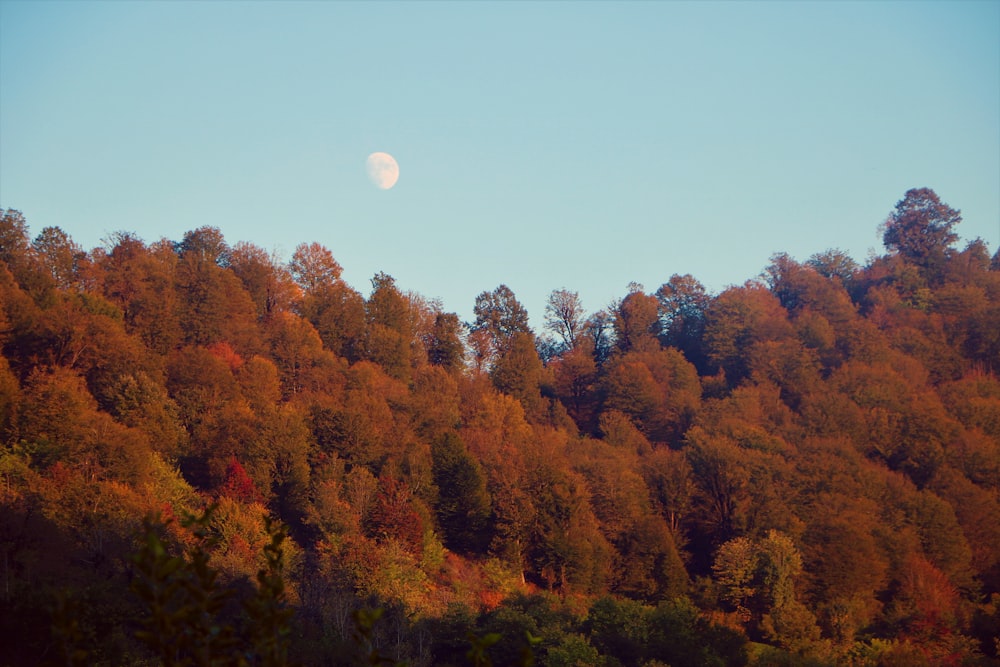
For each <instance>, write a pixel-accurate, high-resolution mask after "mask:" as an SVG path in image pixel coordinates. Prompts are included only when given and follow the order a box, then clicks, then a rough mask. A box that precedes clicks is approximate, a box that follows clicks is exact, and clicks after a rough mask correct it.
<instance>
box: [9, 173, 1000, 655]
mask: <svg viewBox="0 0 1000 667" xmlns="http://www.w3.org/2000/svg"><path fill="white" fill-rule="evenodd" d="M889 202H891V199H890V200H889ZM886 212H887V217H886V219H885V220H884V221H881V227H879V231H880V233H881V235H882V239H883V241H884V253H883V254H879V255H876V254H873V255H872V256H871V257H869V258H867V260H866V262H865V263H864V264H859V263H858V262H857V261H855V260H854V259H852V258H851V257H850V256H848V255H847V254H846V253H845V252H843V251H840V250H836V249H828V250H825V251H821V252H817V254H815V255H813V256H812V257H810V258H808V259H807V260H802V261H800V260H796V259H794V258H792V257H790V256H788V255H787V254H783V253H777V254H775V255H773V256H772V257H771V259H770V263H769V264H768V265H767V266H766V267H765V268H763V269H762V272H761V274H760V275H759V276H756V277H753V278H751V279H749V280H747V282H745V283H744V284H742V285H738V286H732V287H729V288H727V289H724V290H722V291H721V292H719V293H717V294H713V293H710V292H709V291H708V290H706V288H705V287H704V286H703V285H702V284H701V283H700V282H699V281H698V280H697V279H696V278H695V277H693V276H691V275H676V274H674V275H668V272H665V273H664V280H665V282H664V283H663V284H662V285H661V286H659V287H656V288H655V289H652V290H647V289H646V288H645V287H644V286H642V285H637V284H633V285H630V286H628V287H627V290H626V293H625V294H623V295H622V296H621V297H620V298H619V299H616V300H615V301H614V302H613V303H611V304H605V305H603V306H602V307H600V308H599V309H598V310H596V311H587V310H586V309H585V308H584V305H583V303H582V301H581V299H580V297H579V295H578V294H577V293H576V292H573V291H572V290H568V289H559V290H555V291H553V292H552V293H551V295H550V297H549V300H548V304H547V306H546V308H545V312H544V317H543V319H542V320H540V321H543V322H544V324H543V326H542V327H541V330H539V331H535V330H533V329H532V327H531V326H530V325H529V319H528V313H527V312H526V310H525V308H524V307H523V306H522V305H521V303H519V302H518V300H517V297H516V295H515V294H514V293H513V291H512V290H511V289H509V288H508V287H506V286H505V285H499V286H497V287H496V288H495V289H493V290H491V291H484V292H483V293H482V294H480V295H479V297H477V298H476V300H475V307H474V320H473V321H470V322H463V321H461V320H460V318H459V316H458V315H457V314H455V313H454V312H448V311H446V310H445V308H444V306H443V304H441V303H439V302H437V301H434V300H429V299H427V298H424V297H422V296H421V295H420V294H419V293H417V292H414V291H408V290H406V289H405V288H404V287H403V286H401V285H398V284H397V282H396V281H395V280H394V279H393V278H392V276H391V275H388V274H385V273H379V274H377V275H375V276H373V277H372V279H371V289H370V291H369V293H368V294H367V295H366V294H362V293H360V292H359V291H357V290H356V289H354V288H352V287H351V286H349V285H348V284H347V283H346V282H345V281H344V280H343V278H342V276H341V274H342V267H341V266H340V264H338V262H337V260H336V259H335V256H334V251H331V250H330V249H328V248H326V247H324V246H322V245H320V244H318V243H313V242H308V241H303V242H302V243H300V244H299V245H297V247H295V250H294V253H293V255H292V257H291V258H290V259H284V258H280V257H277V256H275V255H274V254H272V253H269V252H267V251H265V250H264V249H262V248H260V247H258V246H256V245H254V244H253V243H250V242H246V241H236V242H235V243H232V242H231V241H230V240H227V239H225V238H224V236H223V235H222V233H221V232H220V230H219V229H218V228H215V227H201V228H199V229H194V230H192V231H189V232H187V233H186V234H184V236H183V238H182V239H180V240H168V239H166V238H163V239H160V240H155V241H150V242H147V241H145V240H143V239H141V238H139V237H137V236H136V235H135V234H134V233H131V232H128V231H120V232H116V233H113V234H111V235H110V236H109V237H108V238H106V239H105V240H104V241H103V244H102V245H101V246H100V247H97V248H93V249H91V250H86V249H84V248H82V247H80V246H79V245H78V244H77V243H75V242H74V241H73V240H72V238H71V237H70V236H69V235H68V234H67V233H66V232H65V231H63V230H62V229H61V228H60V227H46V228H44V229H41V230H39V231H37V233H32V232H31V231H30V230H29V223H28V220H27V219H26V217H25V215H24V214H22V213H21V212H20V211H17V210H14V209H0V215H2V220H0V350H2V355H0V665H10V666H12V667H13V666H20V665H40V664H42V665H44V664H52V665H55V664H60V665H74V664H84V665H354V664H398V663H404V664H407V665H412V666H414V667H421V666H429V665H437V666H445V667H446V666H456V667H457V666H459V665H491V664H492V665H518V664H520V665H527V664H536V665H549V666H553V667H556V666H559V667H569V666H573V665H600V666H606V667H616V666H624V667H663V666H665V665H672V666H673V667H685V666H689V665H690V666H698V665H706V666H709V665H711V666H720V667H721V666H728V665H789V666H791V665H810V666H821V665H851V666H858V667H860V666H876V665H879V666H882V665H884V666H890V665H908V666H920V665H928V666H931V665H933V666H936V665H1000V657H998V653H1000V376H998V373H1000V251H998V252H995V253H994V254H993V255H992V256H991V254H990V251H989V249H988V246H987V244H986V243H985V242H984V241H982V240H980V239H975V240H972V241H970V242H968V243H964V244H961V246H962V247H960V244H959V236H958V232H957V228H958V225H959V224H960V222H961V215H960V212H959V211H958V210H956V209H953V208H951V207H950V206H949V205H948V204H946V203H944V202H942V201H941V200H940V198H939V197H938V196H937V194H936V193H935V192H934V191H932V190H930V189H927V188H920V189H912V190H909V191H908V192H906V193H905V195H904V196H903V198H902V199H901V200H900V201H899V202H898V203H896V204H895V207H892V205H891V203H887V206H886ZM28 213H29V214H30V212H28ZM879 223H880V221H878V220H874V221H872V226H873V228H874V227H876V226H877V225H879ZM817 250H818V249H817ZM512 270H514V267H512Z"/></svg>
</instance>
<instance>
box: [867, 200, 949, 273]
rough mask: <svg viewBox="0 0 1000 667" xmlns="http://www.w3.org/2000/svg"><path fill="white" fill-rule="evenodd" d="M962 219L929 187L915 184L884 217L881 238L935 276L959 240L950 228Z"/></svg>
mask: <svg viewBox="0 0 1000 667" xmlns="http://www.w3.org/2000/svg"><path fill="white" fill-rule="evenodd" d="M961 221H962V214H961V212H960V211H958V210H956V209H953V208H951V207H950V206H948V205H947V204H945V203H943V202H942V201H941V199H940V198H939V197H938V196H937V193H935V192H934V191H933V190H931V189H930V188H914V189H912V190H907V191H906V194H905V195H904V196H903V198H902V199H900V200H899V201H898V202H897V203H896V208H895V210H894V211H893V212H892V213H890V214H889V218H888V219H887V220H886V221H885V225H884V232H883V234H882V241H883V243H885V247H886V248H888V249H889V250H892V251H894V252H898V253H899V254H900V255H902V256H903V257H905V258H906V259H908V260H910V261H912V262H914V263H915V264H917V266H919V267H921V268H922V269H924V270H925V271H926V272H927V273H928V274H929V277H936V273H937V272H938V271H939V270H940V269H941V266H942V264H943V263H944V261H945V260H946V259H947V257H948V256H949V254H950V252H951V246H952V244H954V243H955V241H957V240H958V235H957V234H955V232H954V231H952V230H953V228H954V227H955V225H957V224H958V223H960V222H961Z"/></svg>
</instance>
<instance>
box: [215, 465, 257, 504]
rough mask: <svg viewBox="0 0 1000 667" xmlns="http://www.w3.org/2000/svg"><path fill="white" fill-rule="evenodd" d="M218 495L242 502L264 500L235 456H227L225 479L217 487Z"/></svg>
mask: <svg viewBox="0 0 1000 667" xmlns="http://www.w3.org/2000/svg"><path fill="white" fill-rule="evenodd" d="M219 495H220V496H226V497H227V498H232V499H233V500H239V501H240V502H244V503H263V502H264V497H263V496H262V495H261V493H260V491H258V490H257V486H256V485H255V484H254V483H253V480H252V479H250V475H248V474H247V471H246V468H244V467H243V465H242V464H241V463H240V462H239V461H237V460H236V457H235V456H231V457H229V464H228V465H227V466H226V481H225V482H223V484H222V486H221V487H219Z"/></svg>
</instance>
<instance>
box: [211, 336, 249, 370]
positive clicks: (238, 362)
mask: <svg viewBox="0 0 1000 667" xmlns="http://www.w3.org/2000/svg"><path fill="white" fill-rule="evenodd" d="M206 349H207V350H208V351H209V352H211V353H212V354H213V355H214V356H216V357H218V358H219V359H222V360H223V361H224V362H226V363H227V364H228V365H229V370H231V371H235V370H237V369H239V367H240V366H242V365H243V357H241V356H240V355H239V354H237V353H236V350H234V349H233V346H232V345H230V344H229V343H227V342H226V341H221V342H219V343H212V344H211V345H209V346H207V348H206Z"/></svg>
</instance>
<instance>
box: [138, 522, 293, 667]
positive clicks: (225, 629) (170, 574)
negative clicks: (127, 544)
mask: <svg viewBox="0 0 1000 667" xmlns="http://www.w3.org/2000/svg"><path fill="white" fill-rule="evenodd" d="M212 513H213V508H211V507H210V508H208V509H206V510H205V511H204V512H203V513H202V514H201V515H199V516H192V515H189V516H188V517H186V518H185V519H184V520H183V521H182V525H183V526H184V527H185V528H186V529H187V530H188V531H190V533H189V540H190V541H191V544H190V546H189V547H188V548H187V550H186V552H185V553H184V554H183V555H180V556H172V555H170V553H169V552H168V545H167V544H166V543H165V542H164V541H163V539H162V538H161V537H160V533H162V531H163V529H164V528H165V526H164V524H162V523H161V522H159V520H157V519H155V518H152V517H147V519H146V520H145V522H144V531H143V536H142V540H143V541H142V545H141V546H140V548H139V551H138V552H137V553H136V554H135V556H134V559H133V560H134V565H135V570H136V576H135V578H134V579H133V582H132V590H133V592H134V593H135V594H136V595H137V596H138V598H139V599H140V600H141V601H142V603H143V604H144V606H145V610H146V611H145V614H144V615H143V616H141V617H140V618H139V619H138V625H139V629H138V630H136V633H135V635H136V638H138V639H139V640H140V641H141V642H142V643H144V644H145V645H146V646H147V647H148V648H149V650H150V651H151V652H152V653H153V654H154V655H155V656H157V658H158V659H159V660H160V661H161V662H162V664H163V665H165V667H171V666H173V665H199V666H209V665H262V666H263V665H267V666H268V667H278V666H280V665H286V664H288V647H289V641H290V632H291V626H290V620H291V616H292V610H291V609H290V608H289V607H288V604H287V600H286V595H285V583H284V551H283V548H282V543H283V542H284V541H285V537H286V533H285V529H284V528H283V527H279V526H277V525H275V524H273V523H272V522H271V521H269V520H268V521H267V522H266V523H265V527H266V530H267V532H268V534H269V535H270V538H271V539H270V542H269V543H268V544H267V545H266V546H265V547H264V552H265V565H264V567H263V568H261V570H260V571H259V572H258V574H257V588H256V589H255V591H254V593H253V594H252V595H251V596H250V597H249V598H247V599H246V600H244V601H243V606H244V609H245V612H246V618H245V620H244V622H243V625H242V626H241V627H236V626H235V625H234V624H233V623H231V622H228V618H227V617H228V616H230V615H231V613H227V609H226V607H227V603H228V602H229V600H230V598H232V597H233V594H234V591H233V590H232V589H227V588H223V587H222V585H221V584H220V582H219V572H218V571H217V570H215V569H214V568H213V567H212V566H211V565H210V563H209V561H210V559H211V554H210V550H211V549H212V547H213V546H214V544H215V539H214V538H213V537H212V536H211V533H210V525H211V521H212Z"/></svg>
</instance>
